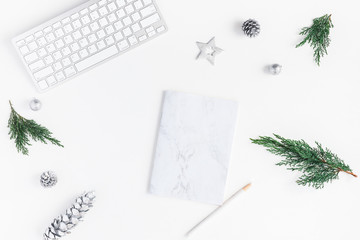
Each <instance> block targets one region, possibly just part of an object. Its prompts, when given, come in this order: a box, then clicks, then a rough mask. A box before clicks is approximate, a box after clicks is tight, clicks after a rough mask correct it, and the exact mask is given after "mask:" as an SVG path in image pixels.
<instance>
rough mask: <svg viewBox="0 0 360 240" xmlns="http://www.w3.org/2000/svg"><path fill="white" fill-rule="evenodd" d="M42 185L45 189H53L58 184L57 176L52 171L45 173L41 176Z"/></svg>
mask: <svg viewBox="0 0 360 240" xmlns="http://www.w3.org/2000/svg"><path fill="white" fill-rule="evenodd" d="M40 183H41V185H42V186H43V187H52V186H54V185H55V184H56V183H57V176H56V175H55V173H54V172H51V171H47V172H44V173H42V174H41V177H40Z"/></svg>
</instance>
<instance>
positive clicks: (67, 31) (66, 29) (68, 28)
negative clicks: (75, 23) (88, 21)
mask: <svg viewBox="0 0 360 240" xmlns="http://www.w3.org/2000/svg"><path fill="white" fill-rule="evenodd" d="M64 30H65V33H70V32H72V30H73V27H72V26H71V25H70V24H66V25H65V26H64Z"/></svg>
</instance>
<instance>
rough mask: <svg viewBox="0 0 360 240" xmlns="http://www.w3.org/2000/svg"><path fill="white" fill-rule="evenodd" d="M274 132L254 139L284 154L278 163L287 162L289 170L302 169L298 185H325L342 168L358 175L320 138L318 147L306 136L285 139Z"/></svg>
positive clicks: (255, 141)
mask: <svg viewBox="0 0 360 240" xmlns="http://www.w3.org/2000/svg"><path fill="white" fill-rule="evenodd" d="M274 136H275V138H272V137H259V139H251V141H252V142H253V143H255V144H258V145H261V146H264V147H265V148H267V151H269V152H271V153H273V154H275V155H279V156H281V157H284V159H283V160H281V161H280V162H278V163H277V164H276V165H278V166H288V168H287V169H288V170H291V171H299V172H302V173H303V174H302V175H301V176H300V178H299V179H298V180H297V181H296V182H297V183H298V184H299V185H303V186H306V185H308V186H311V187H314V188H316V189H318V188H323V187H324V183H328V182H332V180H334V179H338V175H339V173H340V172H345V173H347V174H350V175H352V176H354V177H357V175H355V174H354V173H353V172H352V170H351V169H350V167H349V166H348V165H346V164H345V163H344V161H343V160H341V159H340V158H339V157H338V156H337V155H335V154H333V153H332V152H331V151H330V150H329V149H327V148H325V149H324V148H323V147H322V146H321V144H319V143H318V142H316V147H311V146H310V145H309V144H307V143H306V142H305V141H304V140H290V139H285V138H283V137H281V136H279V135H276V134H274Z"/></svg>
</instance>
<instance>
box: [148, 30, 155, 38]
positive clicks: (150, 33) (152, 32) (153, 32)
mask: <svg viewBox="0 0 360 240" xmlns="http://www.w3.org/2000/svg"><path fill="white" fill-rule="evenodd" d="M155 34H156V32H155V30H154V31H151V32H149V33H148V35H149V37H152V36H154V35H155Z"/></svg>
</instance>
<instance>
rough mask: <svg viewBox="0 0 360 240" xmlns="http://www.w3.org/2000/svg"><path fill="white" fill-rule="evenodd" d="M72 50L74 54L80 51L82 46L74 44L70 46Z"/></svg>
mask: <svg viewBox="0 0 360 240" xmlns="http://www.w3.org/2000/svg"><path fill="white" fill-rule="evenodd" d="M70 48H71V50H72V51H73V52H76V51H77V50H79V49H80V46H79V44H78V43H76V42H75V43H73V44H71V45H70Z"/></svg>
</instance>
